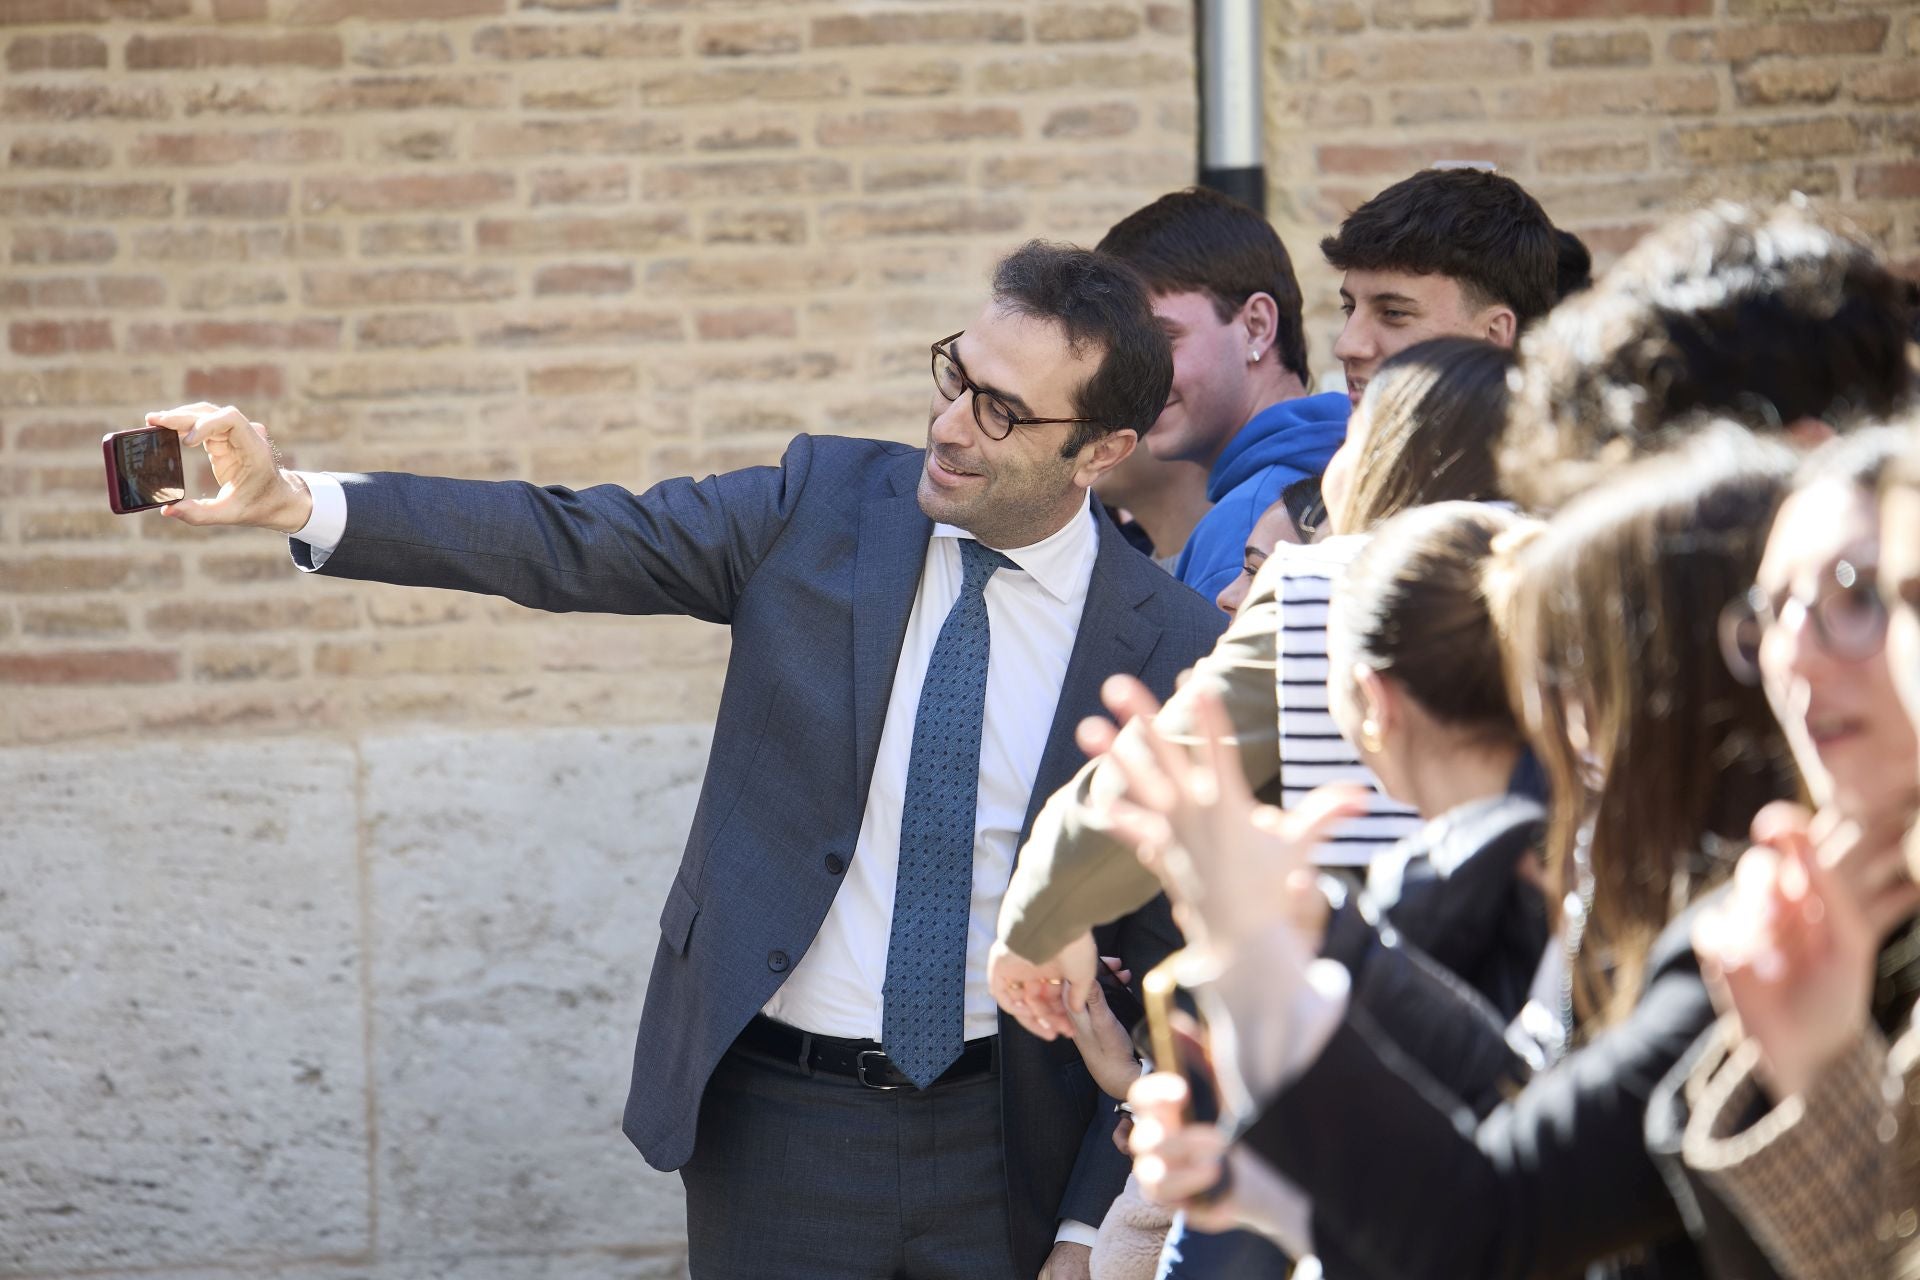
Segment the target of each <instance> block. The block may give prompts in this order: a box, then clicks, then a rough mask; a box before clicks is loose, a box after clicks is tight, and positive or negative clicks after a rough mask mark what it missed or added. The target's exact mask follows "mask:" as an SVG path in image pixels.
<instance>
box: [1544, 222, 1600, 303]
mask: <svg viewBox="0 0 1920 1280" xmlns="http://www.w3.org/2000/svg"><path fill="white" fill-rule="evenodd" d="M1553 245H1554V249H1555V251H1556V252H1555V255H1554V265H1555V267H1556V268H1557V276H1556V278H1555V281H1554V291H1553V292H1554V302H1555V304H1556V305H1557V304H1558V303H1560V302H1563V301H1565V300H1566V299H1568V298H1570V297H1572V296H1573V295H1574V294H1576V293H1579V292H1580V291H1581V290H1583V289H1585V288H1586V287H1587V286H1589V285H1591V284H1592V283H1593V254H1592V253H1591V252H1590V251H1589V250H1588V249H1587V243H1586V241H1584V240H1582V239H1581V238H1580V237H1579V236H1577V235H1575V234H1573V232H1571V231H1563V230H1562V229H1560V228H1559V227H1555V228H1554V229H1553Z"/></svg>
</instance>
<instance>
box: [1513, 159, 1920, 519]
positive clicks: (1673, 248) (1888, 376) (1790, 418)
mask: <svg viewBox="0 0 1920 1280" xmlns="http://www.w3.org/2000/svg"><path fill="white" fill-rule="evenodd" d="M1912 324H1913V314H1912V304H1911V303H1910V302H1909V301H1908V299H1907V296H1906V291H1905V288H1904V286H1903V282H1902V281H1900V280H1899V279H1897V278H1896V277H1895V276H1894V275H1893V274H1892V273H1891V272H1890V271H1888V270H1887V268H1886V267H1885V266H1884V265H1883V264H1882V263H1881V262H1880V260H1879V258H1878V257H1877V256H1876V255H1875V253H1874V251H1873V249H1872V247H1871V246H1870V245H1869V244H1868V243H1867V242H1866V240H1865V239H1864V238H1862V237H1861V236H1860V235H1859V233H1857V232H1855V231H1853V230H1852V229H1851V228H1849V227H1847V226H1845V225H1844V224H1842V223H1839V222H1836V221H1834V220H1832V219H1830V218H1828V217H1826V216H1824V215H1822V214H1820V213H1819V212H1817V211H1816V210H1815V209H1814V208H1813V207H1812V206H1811V205H1809V204H1808V203H1807V201H1806V200H1805V199H1804V198H1800V197H1795V198H1794V199H1791V200H1788V201H1785V202H1783V203H1781V204H1779V205H1776V206H1774V207H1773V208H1771V209H1756V208H1753V207H1751V206H1748V205H1741V204H1733V203H1729V202H1721V203H1718V204H1714V205H1711V206H1709V207H1707V208H1704V209H1700V210H1697V211H1695V212H1692V213H1687V214H1683V215H1681V216H1679V217H1677V218H1674V219H1672V220H1671V221H1669V222H1667V223H1665V224H1664V225H1662V226H1661V227H1659V228H1657V229H1656V230H1654V231H1653V232H1652V233H1650V234H1649V235H1648V236H1647V237H1646V238H1645V239H1644V240H1642V241H1640V243H1639V244H1637V245H1635V246H1634V247H1633V248H1632V249H1630V250H1628V251H1627V253H1626V254H1625V255H1624V256H1622V257H1621V259H1620V260H1619V261H1618V262H1616V263H1615V264H1614V265H1613V268H1612V269H1611V270H1610V271H1608V272H1607V273H1606V274H1605V275H1604V276H1602V277H1601V279H1600V280H1599V281H1598V282H1597V283H1596V284H1595V285H1594V287H1593V288H1591V289H1589V290H1587V291H1586V292H1585V293H1583V294H1580V295H1579V296H1577V297H1574V298H1571V299H1569V300H1568V301H1567V302H1566V304H1565V305H1564V306H1561V307H1558V308H1556V309H1555V310H1554V313H1553V314H1552V315H1551V316H1549V317H1548V318H1547V320H1546V322H1545V323H1543V324H1540V325H1538V326H1536V327H1535V328H1534V329H1533V330H1532V331H1531V332H1530V333H1528V334H1527V335H1526V336H1525V337H1524V338H1523V339H1522V340H1521V343H1520V368H1519V375H1518V377H1519V381H1518V385H1517V389H1516V393H1515V396H1514V401H1513V407H1512V411H1511V414H1510V417H1509V423H1508V428H1507V432H1506V436H1505V438H1504V439H1503V440H1502V442H1501V446H1500V452H1501V457H1500V466H1501V470H1502V473H1503V475H1504V477H1505V480H1506V484H1507V488H1508V490H1509V492H1510V493H1511V494H1512V495H1513V496H1514V497H1515V498H1516V499H1519V500H1520V501H1521V502H1522V504H1523V505H1525V506H1529V507H1533V508H1537V509H1543V510H1544V509H1550V508H1552V507H1554V506H1557V505H1559V502H1560V501H1561V500H1562V499H1563V498H1564V497H1566V496H1569V495H1571V494H1573V493H1575V492H1578V491H1580V490H1582V489H1585V488H1587V487H1588V486H1589V485H1591V484H1592V483H1593V482H1594V479H1595V478H1596V475H1597V474H1598V473H1599V472H1600V471H1603V470H1605V469H1607V468H1610V467H1612V466H1614V465H1616V464H1617V463H1619V462H1621V461H1624V460H1625V459H1628V458H1631V457H1634V456H1637V455H1639V454H1643V453H1649V452H1654V451H1657V450H1659V449H1661V448H1664V447H1665V446H1666V445H1667V444H1668V443H1669V442H1671V441H1672V440H1673V439H1675V438H1676V437H1678V436H1681V435H1684V434H1686V433H1687V432H1688V431H1690V430H1691V429H1692V428H1693V424H1694V423H1695V422H1696V421H1697V420H1698V418H1699V417H1700V416H1701V415H1703V414H1705V415H1717V416H1720V417H1727V418H1732V419H1734V420H1735V421H1738V422H1740V423H1741V424H1742V425H1743V426H1746V427H1747V428H1749V429H1750V430H1754V431H1759V432H1769V431H1778V430H1780V429H1781V428H1783V427H1785V426H1788V425H1790V424H1792V423H1794V422H1797V421H1800V420H1802V419H1805V418H1817V419H1820V420H1821V421H1824V422H1826V423H1828V424H1829V425H1831V426H1834V427H1836V428H1838V429H1842V430H1845V429H1846V428H1848V427H1849V426H1851V425H1852V424H1853V423H1854V422H1855V421H1856V420H1859V419H1862V418H1868V417H1871V418H1882V417H1886V416H1888V415H1890V414H1892V413H1893V412H1894V411H1895V410H1896V409H1898V408H1899V407H1900V405H1901V404H1902V403H1903V402H1904V401H1905V400H1906V399H1907V398H1908V396H1909V394H1910V390H1911V388H1910V382H1911V379H1912V373H1911V370H1910V369H1909V367H1908V363H1907V349H1908V345H1909V342H1910V329H1911V326H1912Z"/></svg>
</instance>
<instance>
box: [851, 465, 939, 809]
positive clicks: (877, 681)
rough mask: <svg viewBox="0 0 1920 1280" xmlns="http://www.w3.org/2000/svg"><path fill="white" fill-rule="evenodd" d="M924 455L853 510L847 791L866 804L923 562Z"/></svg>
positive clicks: (926, 524) (928, 527)
mask: <svg viewBox="0 0 1920 1280" xmlns="http://www.w3.org/2000/svg"><path fill="white" fill-rule="evenodd" d="M923 458H924V455H923V454H920V453H915V454H913V455H912V457H911V461H910V463H906V462H905V460H903V464H904V465H902V466H901V467H900V469H899V470H898V471H896V472H895V474H894V476H893V482H892V487H893V493H892V494H891V495H890V496H888V497H885V498H877V499H875V500H874V501H872V502H869V503H867V504H866V505H865V506H864V507H862V508H861V509H860V541H859V546H858V549H857V550H856V551H855V553H854V566H853V740H854V751H855V753H856V754H855V756H854V776H855V779H856V783H857V787H856V790H855V792H854V794H855V795H856V796H858V797H859V798H860V803H861V804H862V805H864V804H865V803H866V795H867V788H868V787H869V786H870V785H871V784H872V782H873V762H874V759H875V758H876V757H877V756H878V755H879V754H880V731H881V729H882V728H883V727H884V726H885V724H886V719H887V699H888V695H890V694H891V693H892V692H893V674H894V669H895V667H897V666H898V665H899V662H900V646H901V644H902V643H904V642H905V640H906V635H907V619H908V617H909V616H910V615H911V614H912V612H913V597H914V593H915V592H916V591H918V590H919V587H920V571H921V569H922V568H923V567H924V566H925V564H926V559H927V540H928V539H929V538H931V537H932V536H933V521H932V520H930V519H928V518H927V516H926V513H925V512H923V511H921V510H920V503H919V500H918V499H917V498H916V497H915V496H914V490H915V487H916V481H917V480H918V478H919V475H920V467H921V465H922V460H923Z"/></svg>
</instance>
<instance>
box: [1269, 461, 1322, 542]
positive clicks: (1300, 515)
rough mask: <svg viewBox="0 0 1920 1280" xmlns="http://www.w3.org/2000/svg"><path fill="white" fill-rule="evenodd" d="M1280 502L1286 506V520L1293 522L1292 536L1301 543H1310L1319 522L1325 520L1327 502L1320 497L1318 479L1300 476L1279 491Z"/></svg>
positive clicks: (1318, 526)
mask: <svg viewBox="0 0 1920 1280" xmlns="http://www.w3.org/2000/svg"><path fill="white" fill-rule="evenodd" d="M1280 501H1281V502H1282V503H1284V504H1285V505H1286V508H1287V519H1289V520H1291V521H1292V522H1293V532H1294V535H1295V536H1296V537H1298V538H1299V539H1300V541H1302V542H1312V541H1313V535H1314V533H1315V532H1317V531H1318V530H1319V528H1320V522H1321V521H1323V520H1325V519H1326V518H1327V502H1326V499H1325V498H1323V497H1321V496H1320V477H1319V476H1301V477H1300V478H1299V479H1298V480H1295V481H1293V482H1292V483H1291V484H1289V485H1288V486H1287V487H1286V488H1284V489H1282V490H1281V491H1280Z"/></svg>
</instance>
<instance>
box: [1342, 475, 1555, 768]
mask: <svg viewBox="0 0 1920 1280" xmlns="http://www.w3.org/2000/svg"><path fill="white" fill-rule="evenodd" d="M1531 523H1532V522H1531V521H1528V520H1526V519H1525V518H1524V517H1522V516H1517V515H1514V514H1513V513H1511V512H1509V511H1505V510H1502V509H1501V508H1499V507H1492V506H1488V505H1487V504H1486V503H1484V502H1436V503H1434V504H1432V505H1430V506H1424V507H1415V508H1413V509H1412V510H1410V511H1403V512H1401V513H1400V514H1399V515H1397V516H1395V517H1394V518H1393V519H1391V520H1389V521H1387V522H1386V523H1385V524H1383V525H1381V526H1380V527H1379V529H1377V530H1375V532H1374V535H1373V537H1372V538H1371V539H1369V540H1368V542H1367V545H1366V548H1365V549H1364V550H1362V551H1361V552H1360V554H1359V555H1358V556H1356V557H1354V560H1353V563H1352V564H1351V565H1349V566H1348V567H1347V571H1346V573H1345V574H1343V575H1342V576H1341V579H1340V584H1339V586H1338V587H1337V588H1335V591H1334V597H1333V612H1334V614H1335V616H1336V617H1338V619H1339V621H1340V631H1341V635H1342V636H1343V637H1344V640H1345V643H1347V644H1349V645H1351V646H1352V657H1353V659H1354V661H1356V662H1360V663H1363V664H1365V665H1366V666H1368V667H1370V668H1372V669H1373V670H1375V671H1378V672H1379V673H1380V674H1381V675H1384V676H1392V677H1393V678H1394V679H1395V680H1397V681H1398V682H1399V683H1400V684H1401V685H1402V686H1403V687H1404V688H1405V689H1406V691H1407V692H1408V693H1409V694H1410V695H1412V697H1413V699H1414V700H1415V701H1416V702H1418V703H1419V704H1420V705H1421V706H1422V707H1424V708H1425V709H1426V710H1427V711H1428V712H1430V713H1431V714H1432V715H1433V716H1434V717H1435V718H1436V719H1438V720H1440V721H1442V722H1444V723H1446V724H1448V725H1451V726H1454V727H1456V728H1459V729H1465V730H1470V731H1472V732H1473V733H1475V734H1476V735H1478V736H1480V737H1483V738H1484V739H1485V740H1486V741H1487V742H1489V743H1498V744H1502V745H1509V744H1510V745H1515V746H1517V745H1519V744H1520V743H1521V742H1523V741H1524V740H1525V738H1524V734H1523V733H1522V731H1521V728H1520V722H1519V718H1518V717H1517V716H1515V714H1514V711H1513V704H1512V702H1511V701H1510V700H1509V698H1508V694H1507V675H1506V668H1505V666H1504V664H1503V661H1502V657H1501V651H1500V641H1499V632H1498V628H1497V626H1496V624H1495V619H1494V610H1493V607H1492V605H1491V604H1490V603H1489V601H1488V595H1487V590H1486V579H1487V569H1488V564H1489V561H1490V560H1491V559H1492V556H1493V548H1494V544H1495V543H1496V542H1497V541H1498V540H1499V539H1500V538H1501V537H1502V536H1503V535H1505V534H1507V533H1508V532H1509V531H1510V530H1512V529H1514V528H1515V527H1516V526H1523V525H1528V524H1531Z"/></svg>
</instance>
